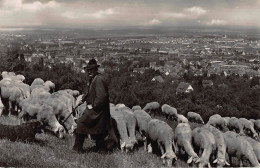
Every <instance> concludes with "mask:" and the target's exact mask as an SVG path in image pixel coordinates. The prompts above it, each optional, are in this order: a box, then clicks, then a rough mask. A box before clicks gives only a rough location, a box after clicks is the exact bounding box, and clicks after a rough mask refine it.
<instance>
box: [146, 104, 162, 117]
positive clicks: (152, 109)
mask: <svg viewBox="0 0 260 168" xmlns="http://www.w3.org/2000/svg"><path fill="white" fill-rule="evenodd" d="M159 108H160V104H159V103H158V102H150V103H147V104H146V105H145V107H144V108H143V110H144V111H147V112H148V114H151V113H152V112H153V114H154V116H155V112H156V110H158V109H159Z"/></svg>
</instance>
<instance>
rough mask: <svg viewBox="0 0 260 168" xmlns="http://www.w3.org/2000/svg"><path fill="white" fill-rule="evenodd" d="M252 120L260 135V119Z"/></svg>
mask: <svg viewBox="0 0 260 168" xmlns="http://www.w3.org/2000/svg"><path fill="white" fill-rule="evenodd" d="M251 122H253V123H254V129H255V130H256V132H258V135H259V136H260V119H257V120H252V119H251Z"/></svg>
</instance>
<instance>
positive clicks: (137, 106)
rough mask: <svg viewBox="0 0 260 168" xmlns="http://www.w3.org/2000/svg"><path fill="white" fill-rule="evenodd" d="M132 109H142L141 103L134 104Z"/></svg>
mask: <svg viewBox="0 0 260 168" xmlns="http://www.w3.org/2000/svg"><path fill="white" fill-rule="evenodd" d="M132 110H133V111H135V110H142V107H141V106H139V105H136V106H133V107H132Z"/></svg>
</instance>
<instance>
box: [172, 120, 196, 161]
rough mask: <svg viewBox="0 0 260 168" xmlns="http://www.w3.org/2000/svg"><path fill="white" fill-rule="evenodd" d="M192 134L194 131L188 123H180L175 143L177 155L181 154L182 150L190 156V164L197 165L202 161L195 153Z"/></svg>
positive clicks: (176, 129) (176, 130) (175, 134)
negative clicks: (196, 163)
mask: <svg viewBox="0 0 260 168" xmlns="http://www.w3.org/2000/svg"><path fill="white" fill-rule="evenodd" d="M191 132H192V131H191V128H190V125H189V124H188V123H179V124H178V125H177V127H176V128H175V133H174V141H175V143H176V144H175V147H176V152H175V153H176V154H177V153H179V154H180V152H181V150H184V151H185V152H186V154H187V155H188V160H187V163H188V164H190V163H192V162H194V163H195V162H199V161H200V158H199V157H198V155H197V153H195V151H194V149H193V147H192V144H191V140H192V134H191Z"/></svg>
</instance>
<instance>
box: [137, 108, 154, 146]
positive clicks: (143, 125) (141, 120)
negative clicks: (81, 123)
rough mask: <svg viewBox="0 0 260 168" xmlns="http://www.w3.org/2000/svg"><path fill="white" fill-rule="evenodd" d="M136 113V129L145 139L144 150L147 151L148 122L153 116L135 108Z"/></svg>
mask: <svg viewBox="0 0 260 168" xmlns="http://www.w3.org/2000/svg"><path fill="white" fill-rule="evenodd" d="M134 115H135V118H136V121H137V126H136V127H137V128H136V130H137V131H138V132H139V133H140V134H141V137H142V140H143V141H144V150H145V151H146V150H147V129H148V122H149V121H150V120H151V119H152V117H151V116H150V115H149V114H148V113H146V112H145V111H143V110H135V111H134Z"/></svg>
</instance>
